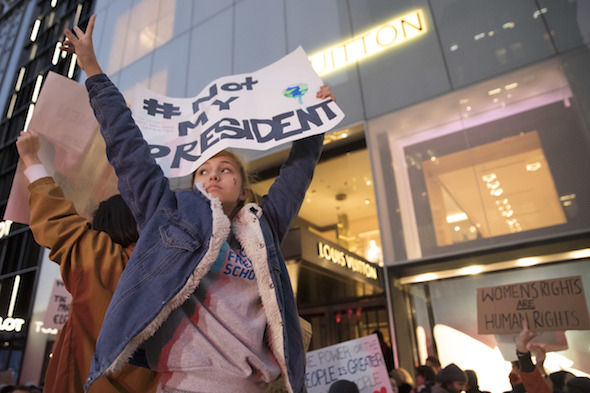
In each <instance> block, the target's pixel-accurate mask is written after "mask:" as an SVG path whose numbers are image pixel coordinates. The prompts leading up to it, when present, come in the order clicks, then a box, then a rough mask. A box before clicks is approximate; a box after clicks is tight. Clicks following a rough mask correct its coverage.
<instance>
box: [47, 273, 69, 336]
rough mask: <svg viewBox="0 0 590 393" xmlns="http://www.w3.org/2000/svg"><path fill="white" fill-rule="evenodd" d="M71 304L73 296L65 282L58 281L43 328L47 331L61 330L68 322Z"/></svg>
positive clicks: (54, 285)
mask: <svg viewBox="0 0 590 393" xmlns="http://www.w3.org/2000/svg"><path fill="white" fill-rule="evenodd" d="M71 302H72V295H71V294H70V293H69V292H68V290H67V289H66V286H65V284H64V282H63V281H62V280H60V279H56V280H55V282H54V284H53V289H52V291H51V297H50V298H49V304H48V305H47V311H46V312H45V318H44V320H43V326H44V327H45V328H46V329H61V328H62V327H63V325H64V323H66V321H67V320H68V312H69V310H70V303H71Z"/></svg>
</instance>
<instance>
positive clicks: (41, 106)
mask: <svg viewBox="0 0 590 393" xmlns="http://www.w3.org/2000/svg"><path fill="white" fill-rule="evenodd" d="M28 130H30V131H34V132H36V133H37V134H38V135H39V138H40V142H41V147H40V149H39V159H40V160H41V162H42V163H43V165H44V166H45V169H46V170H47V173H48V174H49V175H50V176H53V178H54V180H55V181H56V182H57V183H58V184H59V185H60V187H61V188H62V190H63V192H64V194H65V196H66V198H67V199H69V200H71V201H72V202H73V203H74V205H75V206H76V210H77V211H78V213H80V214H81V215H83V216H85V217H86V218H90V217H91V212H92V211H93V210H95V209H96V207H97V206H98V203H99V202H101V201H103V200H105V199H107V198H108V197H110V196H112V195H114V194H116V193H117V192H118V191H117V177H116V175H115V170H114V169H113V167H112V166H111V165H110V164H109V162H108V161H107V157H106V153H105V144H104V140H103V139H102V136H101V135H100V132H99V126H98V122H97V121H96V118H95V117H94V112H93V111H92V108H91V107H90V104H89V100H88V93H87V92H86V87H84V85H82V84H80V83H78V82H75V81H73V80H71V79H68V78H66V77H65V76H62V75H59V74H56V73H55V72H51V71H50V72H49V73H48V74H47V78H46V79H45V82H44V83H43V87H42V89H41V92H40V94H39V99H38V100H37V103H36V105H35V111H34V112H33V117H32V118H31V122H30V123H29V127H28ZM28 185H29V182H28V180H27V178H26V177H25V176H24V173H23V164H22V161H20V160H19V164H18V166H17V170H16V174H15V175H14V181H13V184H12V188H11V190H10V196H9V198H8V203H7V205H6V211H5V213H4V220H12V221H14V222H18V223H22V224H29V203H28V201H29V191H28V189H27V186H28Z"/></svg>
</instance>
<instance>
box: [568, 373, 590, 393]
mask: <svg viewBox="0 0 590 393" xmlns="http://www.w3.org/2000/svg"><path fill="white" fill-rule="evenodd" d="M566 386H567V389H568V390H567V393H588V392H590V378H588V377H575V378H572V379H570V380H569V381H567V383H566Z"/></svg>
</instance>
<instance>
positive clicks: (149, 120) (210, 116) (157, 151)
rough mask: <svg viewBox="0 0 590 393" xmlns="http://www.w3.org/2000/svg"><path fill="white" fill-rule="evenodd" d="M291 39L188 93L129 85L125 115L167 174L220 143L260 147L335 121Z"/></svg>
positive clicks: (196, 162)
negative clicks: (268, 55) (279, 51)
mask: <svg viewBox="0 0 590 393" xmlns="http://www.w3.org/2000/svg"><path fill="white" fill-rule="evenodd" d="M322 85H323V82H322V81H321V79H320V77H319V76H318V75H317V74H316V73H315V71H314V70H313V68H312V66H311V63H310V62H309V59H308V57H307V55H306V54H305V52H304V50H303V49H302V48H301V47H299V48H297V49H296V50H295V51H293V52H291V53H290V54H288V55H287V56H285V57H283V58H282V59H280V60H278V61H277V62H275V63H273V64H271V65H269V66H267V67H264V68H262V69H260V70H258V71H255V72H252V73H249V74H239V75H232V76H226V77H223V78H219V79H216V80H215V81H213V82H211V83H210V84H209V85H208V86H207V87H205V88H204V89H203V91H201V93H199V95H197V96H196V97H192V98H173V97H166V96H163V95H160V94H157V93H155V92H153V91H150V90H148V89H146V88H145V87H143V86H137V87H136V90H135V92H134V100H133V103H132V105H131V110H132V111H133V118H134V119H135V122H136V123H137V125H138V126H139V128H140V129H141V132H142V134H143V137H144V139H145V140H146V141H147V142H148V144H149V145H150V152H151V155H152V157H154V158H155V159H156V161H157V163H158V164H159V165H160V167H161V168H162V170H163V171H164V174H165V175H166V176H167V177H173V178H174V177H182V176H186V175H188V174H190V173H192V172H194V171H195V170H196V169H197V168H198V167H199V166H201V165H202V164H203V163H204V162H205V161H206V160H207V159H209V158H210V157H212V156H214V155H215V154H216V153H218V152H220V151H221V150H224V149H226V148H240V149H251V150H268V149H271V148H273V147H275V146H278V145H281V144H284V143H287V142H292V141H295V140H297V139H301V138H305V137H308V136H311V135H316V134H321V133H324V132H326V131H329V130H330V129H332V128H333V127H334V126H336V125H337V124H338V123H339V122H340V121H341V120H342V119H343V118H344V114H343V113H342V111H341V110H340V108H339V107H338V105H336V103H335V102H334V101H332V100H331V99H327V100H319V99H317V98H316V92H317V91H318V90H319V88H320V87H321V86H322Z"/></svg>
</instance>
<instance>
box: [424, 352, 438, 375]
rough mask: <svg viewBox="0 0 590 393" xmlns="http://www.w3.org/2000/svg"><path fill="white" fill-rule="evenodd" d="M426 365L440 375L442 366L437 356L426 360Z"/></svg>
mask: <svg viewBox="0 0 590 393" xmlns="http://www.w3.org/2000/svg"><path fill="white" fill-rule="evenodd" d="M424 364H425V365H427V366H428V367H431V368H432V369H433V370H434V373H435V374H437V375H438V372H439V371H440V368H441V365H440V360H438V358H437V357H436V356H428V357H427V358H426V361H425V362H424Z"/></svg>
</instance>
